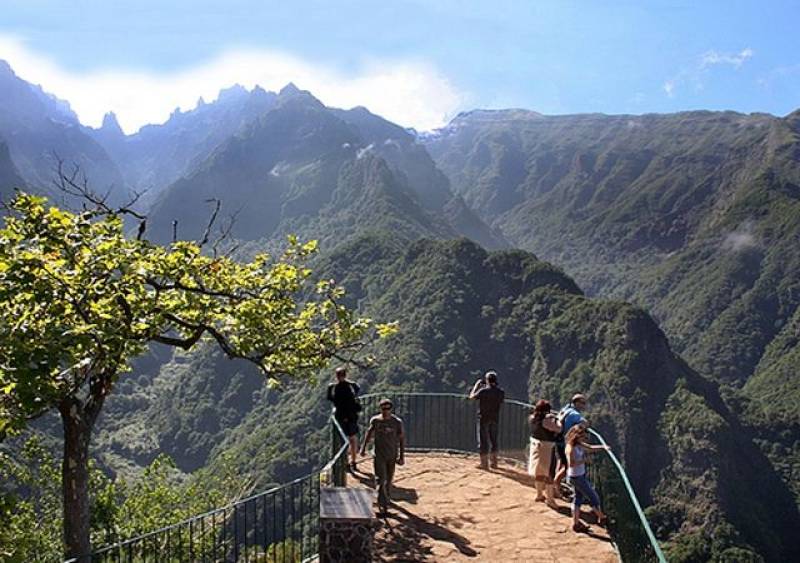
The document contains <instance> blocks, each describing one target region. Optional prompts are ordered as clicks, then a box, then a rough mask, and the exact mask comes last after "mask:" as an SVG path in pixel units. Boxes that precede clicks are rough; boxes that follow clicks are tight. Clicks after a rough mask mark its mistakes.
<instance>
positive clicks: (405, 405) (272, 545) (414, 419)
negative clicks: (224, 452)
mask: <svg viewBox="0 0 800 563" xmlns="http://www.w3.org/2000/svg"><path fill="white" fill-rule="evenodd" d="M383 397H388V398H389V399H391V400H392V402H393V404H394V412H395V413H396V414H397V415H398V416H399V417H400V418H402V419H403V423H404V427H405V434H406V449H407V450H408V451H419V452H436V451H441V452H453V453H472V452H475V450H476V444H477V428H476V405H475V403H474V401H470V400H468V398H467V397H466V396H464V395H456V394H448V393H382V394H380V395H379V394H369V395H364V396H362V397H361V402H362V406H363V410H362V413H361V416H360V425H361V428H362V436H363V429H365V428H366V426H367V424H368V423H369V419H370V417H371V416H372V415H374V414H377V413H378V412H379V408H378V402H379V400H380V399H381V398H383ZM531 408H532V406H531V405H530V404H528V403H524V402H521V401H515V400H506V401H505V403H504V406H503V408H502V410H501V411H500V421H499V434H498V445H499V452H498V454H499V455H500V457H502V458H505V459H508V460H513V461H515V462H518V463H520V464H525V463H527V460H528V447H529V436H530V431H529V427H528V414H529V412H530V409H531ZM331 421H332V424H331V460H330V461H329V462H328V463H327V464H326V465H325V466H324V467H323V468H322V469H320V470H319V471H317V472H314V473H312V474H310V475H306V476H304V477H301V478H299V479H296V480H294V481H292V482H290V483H287V484H285V485H281V486H280V487H276V488H273V489H270V490H268V491H266V492H264V493H260V494H257V495H254V496H251V497H249V498H246V499H243V500H240V501H238V502H236V503H233V504H231V505H229V506H226V507H223V508H219V509H216V510H213V511H211V512H207V513H205V514H201V515H199V516H196V517H194V518H191V519H189V520H185V521H183V522H180V523H177V524H174V525H172V526H168V527H166V528H161V529H160V530H156V531H153V532H150V533H148V534H145V535H142V536H139V537H136V538H132V539H129V540H126V541H124V542H120V543H118V544H115V545H112V546H109V547H105V548H103V549H100V550H99V551H96V552H95V553H93V554H92V555H91V557H90V558H83V560H86V561H88V560H90V561H92V562H95V561H99V562H105V561H115V562H124V563H138V562H150V561H154V562H156V561H157V562H162V561H163V562H169V563H172V562H179V561H213V562H217V561H224V562H233V563H240V562H247V563H250V562H253V563H256V562H258V563H260V562H265V563H266V562H275V563H277V562H279V561H280V562H287V561H289V562H292V563H295V562H304V561H309V560H313V559H314V558H316V556H317V554H318V551H319V496H320V492H319V491H320V488H321V487H324V486H331V485H335V486H344V485H345V482H346V470H347V465H346V464H347V440H346V438H345V436H344V433H343V432H342V429H341V427H340V426H339V424H338V423H337V422H336V420H335V419H334V418H333V417H331ZM590 432H591V433H592V435H593V436H594V437H595V438H597V439H598V441H599V442H601V443H605V441H604V440H603V438H602V436H600V434H598V433H597V432H595V431H593V430H591V431H590ZM593 457H594V463H592V464H591V465H590V466H589V472H590V477H591V479H592V482H593V484H594V485H595V486H596V487H597V489H598V492H599V494H600V496H601V499H602V501H603V508H604V510H605V511H606V512H607V513H608V515H609V517H610V518H609V533H610V534H611V537H612V538H613V540H614V542H615V543H616V546H617V549H618V551H619V554H620V558H621V559H622V561H625V562H628V561H636V562H639V561H642V562H649V561H658V562H662V563H664V562H665V559H664V556H663V554H662V553H661V549H660V547H659V545H658V542H657V541H656V539H655V536H654V535H653V533H652V531H651V530H650V526H649V525H648V523H647V520H646V518H645V516H644V514H643V513H642V510H641V507H640V506H639V502H638V501H637V499H636V495H635V494H634V492H633V488H632V487H631V484H630V481H629V480H628V477H627V475H626V474H625V470H624V468H623V467H622V465H621V464H620V462H619V460H618V459H617V458H616V456H614V454H613V453H612V452H607V454H599V455H596V456H593ZM73 561H78V560H73Z"/></svg>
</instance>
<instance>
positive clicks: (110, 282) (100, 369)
mask: <svg viewBox="0 0 800 563" xmlns="http://www.w3.org/2000/svg"><path fill="white" fill-rule="evenodd" d="M11 208H12V209H13V211H14V212H15V214H14V215H12V216H10V217H7V218H6V225H5V227H4V228H3V229H2V230H0V318H2V319H3V322H2V324H0V435H2V434H3V433H5V432H8V431H14V430H18V429H19V428H21V426H22V425H23V424H24V422H25V420H26V419H28V418H31V417H35V416H37V415H39V414H41V413H42V412H44V411H45V410H47V409H48V408H50V407H52V406H53V405H55V404H57V403H58V401H59V400H60V399H61V398H62V397H65V396H71V395H72V394H74V393H75V392H76V391H77V390H78V389H79V388H80V386H81V385H82V384H83V383H84V382H85V381H86V380H87V379H88V380H90V384H91V385H92V386H95V385H97V386H99V387H100V389H95V390H94V392H95V394H99V396H101V397H102V396H104V395H105V394H107V393H108V392H109V391H110V389H111V385H112V384H113V382H114V381H115V380H116V377H117V374H118V373H120V372H122V371H124V370H125V369H127V368H128V364H129V361H130V359H131V358H132V357H133V356H135V355H137V354H140V353H141V352H142V351H143V350H144V347H145V345H146V344H147V343H148V342H150V341H160V342H164V343H167V344H172V345H179V346H182V347H185V348H188V347H190V346H192V345H193V344H194V343H195V342H197V341H198V340H199V339H200V338H201V337H203V336H205V337H207V338H210V339H213V340H214V341H216V342H217V344H219V345H220V346H222V348H223V349H224V351H225V352H226V353H227V354H228V355H229V356H233V357H240V358H246V359H249V360H251V361H253V362H254V363H256V364H258V366H259V367H260V368H261V369H262V370H263V371H264V372H265V373H266V374H267V375H268V376H269V377H270V378H271V381H272V382H277V379H276V378H278V377H279V376H281V375H284V374H294V375H304V374H306V375H307V374H309V373H311V372H313V370H315V369H318V368H320V367H321V366H323V365H325V364H326V363H327V361H328V360H329V358H330V357H331V356H333V355H335V354H338V353H342V352H343V351H346V350H347V349H351V348H354V347H357V346H360V341H361V339H362V338H363V337H364V336H365V334H366V333H367V331H368V330H369V328H370V326H371V322H370V321H369V319H364V318H358V317H356V316H355V315H354V313H352V312H351V311H350V310H348V309H347V308H345V307H344V306H342V305H340V304H339V303H338V300H339V299H340V298H341V297H342V294H343V292H342V290H341V289H340V288H337V287H335V286H334V285H333V284H332V283H331V282H329V281H325V280H323V281H319V282H317V284H316V288H315V293H316V295H317V296H318V298H317V299H309V300H307V301H305V302H304V303H302V304H299V303H298V301H297V297H298V296H299V295H300V292H301V291H304V290H305V291H307V290H308V281H309V277H310V275H311V270H310V269H308V268H307V267H305V266H304V265H303V264H302V262H303V261H304V260H305V259H306V258H307V257H308V256H309V255H311V254H312V253H314V252H315V250H316V243H315V242H313V241H312V242H309V243H306V244H300V243H299V242H298V241H297V239H296V238H290V239H289V247H288V249H287V250H286V252H285V253H284V255H283V257H282V258H281V259H280V260H273V259H272V258H271V257H270V256H269V255H266V254H262V255H259V256H257V257H256V258H255V259H254V260H253V261H252V262H250V263H239V262H236V261H234V260H232V259H230V258H227V257H216V256H207V255H204V254H202V253H201V249H200V248H199V247H198V246H197V245H195V244H192V243H188V242H179V243H176V244H174V245H172V246H171V247H170V248H163V247H159V246H155V245H152V244H150V243H148V242H146V241H142V240H138V239H131V238H127V237H125V235H124V233H123V228H122V220H121V218H120V217H118V216H116V215H114V214H113V213H112V214H106V215H100V216H98V214H97V212H84V213H81V214H72V213H68V212H66V211H61V210H59V209H56V208H53V207H51V208H47V207H46V206H45V201H44V200H43V199H41V198H37V197H34V196H27V195H20V196H19V197H17V198H16V199H15V200H14V201H13V202H12V204H11ZM390 332H392V330H391V328H390V327H382V328H381V334H388V333H390Z"/></svg>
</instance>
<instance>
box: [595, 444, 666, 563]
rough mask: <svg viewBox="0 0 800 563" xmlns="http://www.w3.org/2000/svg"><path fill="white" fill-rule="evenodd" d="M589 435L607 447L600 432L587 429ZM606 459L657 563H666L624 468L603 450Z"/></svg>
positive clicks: (610, 454) (609, 453)
mask: <svg viewBox="0 0 800 563" xmlns="http://www.w3.org/2000/svg"><path fill="white" fill-rule="evenodd" d="M589 433H590V434H592V435H593V436H594V437H595V438H597V439H598V440H600V444H601V445H603V446H607V445H608V444H607V443H606V441H605V438H603V436H602V434H600V432H597V431H596V430H594V429H592V428H589ZM604 451H605V452H606V454H607V455H608V457H610V458H611V461H612V462H614V465H615V466H616V467H617V470H618V471H619V474H620V476H621V477H622V482H623V483H624V484H625V489H627V491H628V496H629V497H630V499H631V502H632V503H633V506H634V508H636V515H637V516H638V517H639V521H640V522H641V523H642V527H643V528H644V531H645V532H646V533H647V537H648V539H649V540H650V544H651V545H652V546H653V549H654V550H655V552H656V557H658V560H659V562H661V563H667V559H666V558H665V557H664V553H663V552H662V551H661V546H660V545H659V544H658V540H656V536H655V534H654V533H653V530H652V529H651V528H650V523H649V522H648V521H647V517H646V516H645V515H644V511H643V510H642V506H641V505H640V504H639V499H638V497H637V496H636V493H635V492H634V491H633V486H632V485H631V482H630V479H628V474H627V473H626V472H625V468H624V467H623V466H622V463H621V462H620V461H619V459H618V458H617V456H616V455H614V452H612V451H611V450H610V449H608V450H604Z"/></svg>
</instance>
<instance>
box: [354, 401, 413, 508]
mask: <svg viewBox="0 0 800 563" xmlns="http://www.w3.org/2000/svg"><path fill="white" fill-rule="evenodd" d="M379 405H380V407H381V413H380V414H378V415H375V416H373V417H372V418H371V419H370V421H369V430H367V435H366V436H365V437H364V442H363V443H362V444H361V455H362V456H364V455H367V444H369V442H370V440H372V438H373V437H374V438H375V452H374V457H373V463H374V468H375V480H376V487H377V489H378V506H379V507H380V511H381V512H382V513H385V512H386V510H387V508H388V506H389V502H390V501H391V500H392V495H391V492H392V481H393V480H394V470H395V466H396V465H403V464H405V462H406V461H405V451H406V444H405V433H404V432H403V421H402V420H401V419H400V418H399V417H397V416H395V415H394V414H393V413H392V406H393V405H392V401H390V400H389V399H381V402H380V403H379Z"/></svg>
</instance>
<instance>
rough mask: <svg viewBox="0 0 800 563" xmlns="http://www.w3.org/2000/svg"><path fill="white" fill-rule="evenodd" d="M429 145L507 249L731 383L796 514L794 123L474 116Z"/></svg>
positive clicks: (798, 295)
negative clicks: (618, 306) (621, 309)
mask: <svg viewBox="0 0 800 563" xmlns="http://www.w3.org/2000/svg"><path fill="white" fill-rule="evenodd" d="M426 145H427V147H428V149H429V150H430V151H431V153H432V155H433V156H434V158H435V160H436V162H437V164H438V165H439V166H440V167H441V168H442V170H444V171H445V172H446V173H447V174H448V175H449V176H450V178H451V180H452V182H453V187H454V189H455V190H456V191H457V192H458V193H461V194H462V195H463V196H464V198H465V199H466V201H467V202H468V203H470V204H472V205H473V206H474V207H475V209H476V211H477V212H478V213H479V214H480V215H481V217H482V218H484V219H485V220H486V221H487V222H488V223H489V224H490V225H494V226H495V227H497V228H499V229H500V230H501V231H502V232H503V234H504V235H505V236H506V237H507V238H508V239H509V240H511V241H512V243H514V244H515V245H518V246H520V247H522V248H526V249H529V250H531V251H533V252H536V253H537V254H539V255H541V256H543V257H545V258H546V259H548V260H552V261H554V262H556V263H558V264H561V265H562V266H563V267H564V268H565V269H566V270H567V271H568V272H569V273H570V274H572V275H574V276H575V277H576V280H577V281H578V283H579V284H580V285H581V286H582V287H584V288H586V289H587V291H588V292H589V293H590V294H592V295H603V296H609V297H615V298H622V299H626V300H630V301H633V302H635V303H638V304H640V305H641V306H643V307H645V308H647V309H648V310H649V311H651V312H652V313H653V315H654V316H655V317H656V319H657V320H658V322H659V323H660V325H661V326H662V327H663V328H664V330H665V331H666V333H667V334H668V336H669V338H670V341H671V342H672V344H673V346H674V347H675V349H676V350H677V351H678V352H679V353H680V354H681V355H682V356H683V357H685V358H686V359H687V360H688V361H689V363H690V364H691V365H692V366H693V367H694V368H695V369H697V370H698V371H700V372H701V373H703V374H708V375H709V376H711V377H713V378H714V379H716V380H717V381H719V382H721V383H723V384H732V385H734V386H736V387H743V390H744V394H745V395H746V396H748V397H750V398H751V399H752V404H751V405H750V406H749V407H747V408H744V407H743V411H744V412H745V413H747V414H746V416H747V419H748V420H749V421H751V423H752V424H754V425H755V426H757V427H758V428H759V429H761V430H760V431H759V432H760V433H761V434H762V436H763V440H762V442H761V443H762V445H763V447H764V451H765V452H766V453H767V454H768V455H769V456H770V458H771V460H772V461H773V463H774V464H775V465H776V467H778V468H779V470H780V471H781V473H782V474H783V476H784V479H785V482H786V483H787V484H788V485H789V486H790V487H792V489H793V490H794V491H795V499H796V501H797V502H798V503H799V504H800V494H798V489H797V486H796V481H797V479H796V477H797V475H798V471H800V462H799V460H800V458H798V444H799V443H800V433H799V432H798V424H797V421H798V416H799V414H798V413H800V411H799V410H798V409H797V407H796V406H794V405H796V402H794V401H792V400H791V396H792V392H791V390H792V389H795V388H796V387H797V382H798V379H797V377H798V376H797V373H796V371H795V370H794V368H793V367H790V366H794V365H796V361H795V359H796V357H797V354H798V349H799V348H798V342H799V340H798V337H799V336H800V335H799V334H798V325H797V314H798V304H800V253H798V251H797V248H798V241H800V115H799V114H798V113H797V112H795V113H792V114H790V115H788V116H786V117H784V118H777V117H773V116H769V115H764V114H750V115H743V114H737V113H733V112H722V113H719V112H717V113H713V112H691V113H682V114H675V115H644V116H625V115H623V116H604V115H578V116H553V117H545V116H541V115H539V114H534V113H529V112H521V111H497V112H480V111H478V112H473V113H470V114H465V115H462V116H461V117H459V118H457V119H456V120H454V121H453V122H452V123H451V124H450V126H449V127H447V128H445V129H443V130H441V131H440V132H439V133H438V134H437V135H433V136H430V137H429V138H428V140H427V143H426ZM781 389H784V391H785V392H784V393H782V392H781Z"/></svg>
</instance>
